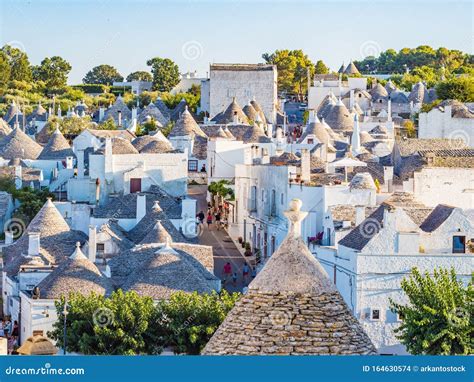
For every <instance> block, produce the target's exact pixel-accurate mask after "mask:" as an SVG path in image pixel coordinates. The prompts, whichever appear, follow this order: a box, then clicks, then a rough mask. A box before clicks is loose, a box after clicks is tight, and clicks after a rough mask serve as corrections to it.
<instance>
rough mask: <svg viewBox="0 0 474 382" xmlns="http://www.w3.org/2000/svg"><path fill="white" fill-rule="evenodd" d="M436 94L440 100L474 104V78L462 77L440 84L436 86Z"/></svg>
mask: <svg viewBox="0 0 474 382" xmlns="http://www.w3.org/2000/svg"><path fill="white" fill-rule="evenodd" d="M436 94H437V95H438V97H439V98H440V99H456V100H458V101H461V102H474V77H473V76H466V77H465V76H461V77H459V78H452V79H449V80H446V81H443V82H440V83H439V84H438V85H437V86H436Z"/></svg>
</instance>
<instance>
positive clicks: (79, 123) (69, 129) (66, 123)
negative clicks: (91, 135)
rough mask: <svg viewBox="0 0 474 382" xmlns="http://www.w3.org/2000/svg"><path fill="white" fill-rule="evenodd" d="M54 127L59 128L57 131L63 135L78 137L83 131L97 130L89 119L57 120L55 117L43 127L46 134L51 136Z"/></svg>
mask: <svg viewBox="0 0 474 382" xmlns="http://www.w3.org/2000/svg"><path fill="white" fill-rule="evenodd" d="M56 127H58V128H59V131H61V133H63V134H64V135H66V136H68V135H79V134H80V133H82V132H83V131H84V130H85V129H92V128H97V127H96V126H95V125H94V124H93V123H92V120H91V117H89V116H85V117H77V116H74V117H64V118H59V117H57V116H51V117H50V118H49V120H48V123H46V125H45V127H44V128H45V129H47V131H48V133H50V134H52V133H53V132H54V131H55V130H56Z"/></svg>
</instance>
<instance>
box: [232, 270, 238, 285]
mask: <svg viewBox="0 0 474 382" xmlns="http://www.w3.org/2000/svg"><path fill="white" fill-rule="evenodd" d="M232 285H233V286H234V288H235V287H236V286H237V272H234V273H232Z"/></svg>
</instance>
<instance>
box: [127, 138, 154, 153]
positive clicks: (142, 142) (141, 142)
mask: <svg viewBox="0 0 474 382" xmlns="http://www.w3.org/2000/svg"><path fill="white" fill-rule="evenodd" d="M157 139H158V138H157V137H155V136H154V135H142V136H141V137H137V138H135V139H134V140H133V141H132V145H133V147H135V148H136V149H137V150H138V151H140V150H141V149H143V148H144V147H145V146H146V145H147V144H148V143H150V142H153V141H156V140H157Z"/></svg>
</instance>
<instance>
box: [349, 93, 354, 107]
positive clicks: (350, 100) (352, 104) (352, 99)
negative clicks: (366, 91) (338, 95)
mask: <svg viewBox="0 0 474 382" xmlns="http://www.w3.org/2000/svg"><path fill="white" fill-rule="evenodd" d="M353 107H354V89H352V90H351V91H350V92H349V110H351V109H352V108H353Z"/></svg>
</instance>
